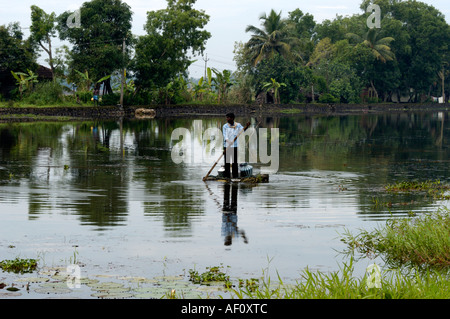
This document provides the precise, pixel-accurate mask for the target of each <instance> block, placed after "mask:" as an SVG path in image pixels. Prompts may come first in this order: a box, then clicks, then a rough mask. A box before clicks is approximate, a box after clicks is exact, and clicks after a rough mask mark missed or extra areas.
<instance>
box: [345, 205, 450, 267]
mask: <svg viewBox="0 0 450 319" xmlns="http://www.w3.org/2000/svg"><path fill="white" fill-rule="evenodd" d="M342 241H343V242H344V243H346V244H347V245H348V247H349V249H350V250H353V251H356V252H359V253H361V254H375V255H382V256H383V257H384V259H385V261H386V263H388V264H390V265H392V266H394V267H401V266H411V267H422V268H424V267H425V268H426V267H433V268H437V269H439V268H447V267H449V266H450V211H449V210H448V209H447V208H441V209H439V210H438V211H437V212H435V213H425V214H424V215H420V216H416V217H410V218H397V219H395V218H393V219H390V220H388V221H387V222H386V226H385V227H383V228H381V229H375V230H373V231H371V232H368V231H365V230H362V231H361V232H360V233H359V234H357V235H353V234H350V233H348V232H347V233H346V234H345V235H344V238H343V239H342Z"/></svg>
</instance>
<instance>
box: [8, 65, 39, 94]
mask: <svg viewBox="0 0 450 319" xmlns="http://www.w3.org/2000/svg"><path fill="white" fill-rule="evenodd" d="M27 71H28V74H27V73H23V72H14V71H11V74H12V76H13V77H14V78H15V79H16V81H17V85H18V86H19V92H20V99H22V96H23V91H25V90H29V91H31V90H32V89H33V83H37V82H38V80H37V77H38V76H37V75H36V74H35V73H34V72H33V71H31V70H28V69H27Z"/></svg>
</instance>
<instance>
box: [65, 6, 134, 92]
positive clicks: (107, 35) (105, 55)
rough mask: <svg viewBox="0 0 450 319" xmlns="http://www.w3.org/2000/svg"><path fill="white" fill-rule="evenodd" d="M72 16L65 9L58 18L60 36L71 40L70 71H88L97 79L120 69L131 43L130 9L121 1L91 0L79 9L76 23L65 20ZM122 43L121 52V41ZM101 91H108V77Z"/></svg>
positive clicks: (125, 62) (124, 64) (125, 59)
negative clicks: (74, 24)
mask: <svg viewBox="0 0 450 319" xmlns="http://www.w3.org/2000/svg"><path fill="white" fill-rule="evenodd" d="M73 15H74V13H73V12H65V13H63V14H62V15H60V16H59V17H58V29H59V32H60V38H61V39H62V40H68V41H69V42H70V43H72V50H71V52H70V58H71V59H70V65H69V68H70V69H71V70H72V72H75V71H74V70H79V71H81V72H86V71H88V72H89V74H90V76H91V77H92V79H94V80H95V81H98V80H99V79H101V78H104V77H106V76H108V75H111V74H112V73H113V72H114V71H117V70H122V69H123V68H124V67H125V66H126V64H127V61H128V60H129V45H130V43H131V42H132V36H131V20H132V12H131V8H130V6H129V5H128V4H126V3H124V2H123V1H121V0H92V1H89V2H85V3H83V5H82V6H81V8H80V15H79V17H80V24H81V25H80V26H75V27H74V26H70V24H68V23H67V21H68V19H70V18H71V17H72V16H73ZM124 42H125V49H126V50H125V54H124V52H123V48H124V46H123V44H124ZM104 84H105V86H104V93H107V94H108V93H112V88H111V78H107V79H106V80H105V81H104Z"/></svg>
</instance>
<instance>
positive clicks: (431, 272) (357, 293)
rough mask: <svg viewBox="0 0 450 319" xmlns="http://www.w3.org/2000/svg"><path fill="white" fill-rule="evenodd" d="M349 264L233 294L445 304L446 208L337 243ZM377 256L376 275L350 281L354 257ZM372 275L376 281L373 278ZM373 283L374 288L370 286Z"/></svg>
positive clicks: (448, 276)
mask: <svg viewBox="0 0 450 319" xmlns="http://www.w3.org/2000/svg"><path fill="white" fill-rule="evenodd" d="M341 240H342V241H343V242H344V243H345V244H346V245H347V247H348V250H347V251H345V252H344V253H347V254H348V255H349V256H351V258H350V261H349V262H348V263H347V264H344V265H343V267H342V268H341V269H340V270H339V271H336V272H332V273H324V272H313V271H310V270H308V269H306V270H304V271H303V272H302V274H301V279H300V280H299V281H298V282H297V283H296V284H294V285H290V284H283V282H282V281H281V279H280V278H278V281H279V282H280V284H279V285H278V286H274V285H273V284H271V279H265V280H264V281H263V283H262V284H261V285H259V286H258V287H251V288H249V287H241V288H239V289H235V290H234V291H233V292H234V294H235V295H236V296H237V297H238V298H243V299H244V298H245V299H246V298H250V299H259V298H263V299H273V298H275V299H448V298H450V271H449V270H450V211H449V210H448V209H447V208H442V209H439V210H438V211H437V212H433V213H427V214H424V215H421V216H414V217H410V218H392V219H390V220H388V221H387V222H386V224H385V225H384V226H383V227H380V228H378V229H375V230H373V231H371V232H369V231H366V230H361V231H359V233H357V234H351V233H350V232H346V233H345V234H344V235H343V236H342V239H341ZM355 254H358V255H359V258H368V257H370V258H373V257H375V256H379V257H381V258H382V259H383V260H384V262H385V265H383V267H382V268H379V269H380V272H379V273H377V274H375V273H371V274H368V273H366V274H365V275H364V276H363V277H361V278H357V277H354V275H353V272H354V265H353V263H354V259H353V258H354V256H355ZM374 276H378V278H376V277H374ZM374 279H377V280H378V284H377V285H374Z"/></svg>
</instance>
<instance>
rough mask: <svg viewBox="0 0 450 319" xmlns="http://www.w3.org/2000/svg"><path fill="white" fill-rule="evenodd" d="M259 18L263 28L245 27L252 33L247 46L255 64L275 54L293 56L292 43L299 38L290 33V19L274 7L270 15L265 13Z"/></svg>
mask: <svg viewBox="0 0 450 319" xmlns="http://www.w3.org/2000/svg"><path fill="white" fill-rule="evenodd" d="M259 19H260V20H261V21H262V22H261V25H262V28H258V27H255V26H253V25H249V26H247V28H246V29H245V32H251V33H252V36H251V38H250V40H249V41H248V42H247V43H246V47H247V48H248V50H249V51H250V53H251V55H252V63H253V65H254V66H256V65H257V64H258V63H259V62H260V61H261V60H263V59H266V58H273V57H274V55H275V54H280V55H281V56H283V57H285V58H292V54H293V52H292V51H291V43H292V42H293V41H294V40H296V39H297V38H293V37H291V36H290V35H289V32H288V31H289V30H288V25H289V23H288V20H287V19H283V18H282V17H281V12H280V13H276V12H275V11H274V10H273V9H272V10H271V11H270V13H269V15H266V14H265V13H263V14H262V15H261V16H260V17H259ZM297 40H298V39H297Z"/></svg>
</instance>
